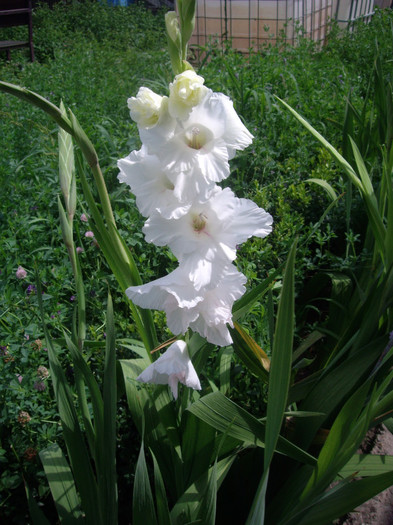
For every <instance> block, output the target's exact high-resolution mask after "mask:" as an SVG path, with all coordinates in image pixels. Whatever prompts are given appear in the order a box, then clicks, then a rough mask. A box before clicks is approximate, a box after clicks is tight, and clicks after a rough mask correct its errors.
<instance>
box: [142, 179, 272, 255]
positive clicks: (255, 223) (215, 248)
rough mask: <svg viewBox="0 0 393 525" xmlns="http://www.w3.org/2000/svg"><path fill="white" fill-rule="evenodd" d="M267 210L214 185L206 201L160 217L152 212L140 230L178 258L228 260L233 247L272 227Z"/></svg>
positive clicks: (268, 230) (234, 250)
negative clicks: (175, 214) (175, 215)
mask: <svg viewBox="0 0 393 525" xmlns="http://www.w3.org/2000/svg"><path fill="white" fill-rule="evenodd" d="M272 223H273V219H272V217H271V215H270V214H269V213H267V212H266V211H265V210H263V209H262V208H259V207H258V206H257V205H256V204H255V203H254V202H252V201H251V200H248V199H239V198H237V197H235V195H234V193H233V192H232V191H231V190H230V189H229V188H225V189H224V190H223V189H221V188H220V187H218V186H217V187H216V188H215V190H214V192H212V195H211V197H210V199H209V200H208V201H206V202H198V201H196V202H194V203H193V204H192V205H191V208H190V209H189V210H188V212H187V213H186V214H185V215H182V216H181V217H179V218H177V219H163V218H162V217H161V216H159V215H158V214H153V215H151V217H150V218H149V219H148V220H147V221H146V224H145V226H144V228H143V231H144V233H145V236H146V240H147V241H148V242H153V243H154V244H156V245H157V246H165V245H168V246H169V247H170V249H171V250H172V252H173V253H174V255H175V256H176V257H177V258H178V259H179V261H180V262H183V261H186V260H188V261H190V259H191V260H194V261H195V264H197V263H198V261H200V260H201V259H204V260H207V261H211V262H215V261H217V263H218V264H219V260H220V259H221V260H222V261H224V262H225V264H228V263H229V262H231V261H233V260H234V259H235V258H236V248H237V246H238V245H239V244H242V243H243V242H245V241H246V240H247V239H248V238H249V237H252V236H256V237H266V235H268V234H269V233H270V232H271V231H272Z"/></svg>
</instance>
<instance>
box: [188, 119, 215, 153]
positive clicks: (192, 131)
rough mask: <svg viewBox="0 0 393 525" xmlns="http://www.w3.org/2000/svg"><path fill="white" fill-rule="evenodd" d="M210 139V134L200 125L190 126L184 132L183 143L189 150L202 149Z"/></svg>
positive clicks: (211, 136)
mask: <svg viewBox="0 0 393 525" xmlns="http://www.w3.org/2000/svg"><path fill="white" fill-rule="evenodd" d="M212 138H213V134H212V132H211V131H210V130H209V129H207V128H205V126H201V125H200V124H198V125H197V126H192V127H190V128H188V129H187V130H186V131H185V132H184V142H185V143H186V144H187V146H188V147H189V148H192V149H196V150H199V149H201V148H203V146H205V145H206V144H207V143H208V142H209V141H210V140H211V139H212Z"/></svg>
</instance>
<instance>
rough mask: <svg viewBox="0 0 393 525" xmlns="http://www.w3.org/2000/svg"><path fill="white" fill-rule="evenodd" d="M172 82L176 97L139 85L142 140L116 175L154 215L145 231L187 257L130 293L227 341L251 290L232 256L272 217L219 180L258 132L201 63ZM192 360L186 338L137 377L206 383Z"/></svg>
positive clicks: (176, 322) (173, 321) (136, 113)
mask: <svg viewBox="0 0 393 525" xmlns="http://www.w3.org/2000/svg"><path fill="white" fill-rule="evenodd" d="M169 91H170V95H169V98H168V97H160V96H159V95H156V94H155V93H153V92H152V91H151V90H149V89H148V88H141V89H140V90H139V92H138V95H137V97H136V98H131V99H129V107H130V110H131V116H132V118H133V119H134V120H135V121H136V122H137V124H138V129H139V135H140V138H141V141H142V148H141V150H140V151H134V152H132V153H131V154H130V155H129V156H128V157H126V158H124V159H121V160H119V162H118V166H119V168H120V174H119V176H118V179H119V181H120V182H122V183H126V184H128V186H129V187H130V188H131V191H132V192H133V193H134V195H135V198H136V204H137V206H138V208H139V210H140V212H141V213H142V214H143V215H144V216H145V217H148V219H147V220H146V222H145V225H144V227H143V232H144V234H145V238H146V241H148V242H151V243H154V244H156V245H157V246H168V247H169V248H170V249H171V250H172V252H173V254H174V255H175V257H176V258H177V259H178V261H179V266H178V267H177V268H176V269H175V270H174V271H173V272H171V273H169V274H168V275H166V276H165V277H162V278H160V279H156V280H155V281H152V282H149V283H146V284H143V285H141V286H131V287H129V288H128V289H127V290H126V294H127V296H128V297H129V298H130V299H131V300H132V301H133V302H134V303H135V304H136V305H138V306H140V307H141V308H149V309H156V310H161V311H164V312H165V314H166V317H167V324H168V327H169V329H170V330H171V331H172V333H173V334H175V335H180V334H185V333H186V331H187V330H188V329H191V330H193V331H195V332H197V333H199V334H200V335H201V336H202V337H205V338H206V340H207V341H209V342H210V343H213V344H216V345H219V346H226V345H229V344H231V343H232V339H231V335H230V332H229V329H228V327H233V322H232V307H233V304H234V301H236V300H237V299H239V298H240V297H241V296H242V295H243V294H244V293H245V286H244V285H245V283H246V277H245V276H244V275H243V274H242V273H240V272H239V271H238V270H237V269H236V267H235V266H234V265H233V264H232V262H233V261H234V260H235V259H236V252H237V248H238V246H239V245H240V244H242V243H243V242H245V241H247V239H249V238H250V237H252V236H256V237H265V236H267V235H268V234H269V233H270V232H271V231H272V224H273V219H272V217H271V215H270V214H269V213H267V212H266V211H265V210H263V209H262V208H259V207H258V206H257V205H256V204H255V203H254V202H252V201H251V200H248V199H239V198H237V197H236V196H235V194H234V193H233V192H232V190H231V189H229V188H225V189H222V188H221V187H219V186H217V183H218V182H220V181H222V180H223V179H225V178H227V177H228V175H229V173H230V168H229V161H230V160H231V159H232V158H233V157H234V156H235V154H236V151H237V150H243V149H244V148H246V147H247V146H248V145H250V144H251V142H252V139H253V136H252V135H251V133H250V132H249V131H248V130H247V128H246V127H245V126H244V125H243V123H242V121H241V120H240V118H239V116H238V115H237V113H236V111H235V110H234V108H233V103H232V101H231V100H230V99H229V98H228V97H227V96H225V95H223V94H222V93H213V92H212V91H211V90H210V89H208V88H207V87H205V86H204V79H203V78H202V77H200V76H198V75H197V74H196V73H195V72H194V71H185V72H184V73H181V74H180V75H177V76H176V77H175V79H174V81H173V83H172V84H170V86H169ZM187 363H189V364H191V361H190V360H189V357H188V355H187V350H186V345H185V343H184V342H182V341H178V342H177V343H175V344H174V345H172V346H171V347H169V348H168V350H167V351H166V352H165V354H163V355H162V356H161V357H160V358H159V359H158V360H157V361H156V362H155V363H153V364H152V365H151V366H149V367H148V368H147V370H145V372H143V373H142V374H141V375H140V376H139V378H138V379H139V380H141V381H146V382H153V383H160V384H166V383H168V384H169V385H170V386H171V389H172V392H173V395H174V397H175V398H176V397H177V385H178V382H179V381H180V382H182V383H184V384H186V385H187V386H191V387H192V388H200V385H199V381H198V378H197V376H196V374H195V370H194V374H195V375H192V374H191V372H190V369H189V368H187V367H186V368H185V367H184V365H185V364H187ZM187 366H188V364H187ZM191 366H192V365H191ZM182 367H183V368H182ZM186 370H187V371H186ZM192 370H193V369H192ZM188 378H191V379H188ZM187 381H188V382H187ZM193 385H198V386H193Z"/></svg>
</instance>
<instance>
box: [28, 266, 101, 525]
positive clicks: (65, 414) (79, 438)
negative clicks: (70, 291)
mask: <svg viewBox="0 0 393 525" xmlns="http://www.w3.org/2000/svg"><path fill="white" fill-rule="evenodd" d="M36 276H37V277H36V283H37V299H38V306H39V310H40V314H41V318H42V319H44V310H43V305H42V294H41V284H40V280H39V278H38V273H37V271H36ZM43 331H44V335H45V341H46V346H47V348H48V357H49V366H50V370H51V378H52V383H53V389H54V392H55V397H56V402H57V406H58V410H59V416H60V420H61V424H62V429H63V434H64V440H65V442H66V445H67V450H68V454H69V457H70V462H71V467H72V471H73V474H74V479H75V483H76V485H77V488H78V491H79V494H80V497H81V507H82V509H83V512H84V513H85V515H86V523H87V524H92V525H93V524H94V525H98V524H101V523H102V521H101V515H100V507H99V505H98V504H97V503H98V501H99V500H98V492H97V483H96V480H95V477H94V474H93V470H92V465H91V458H90V456H89V453H88V450H87V448H86V444H85V439H84V436H83V434H82V431H81V429H80V426H79V420H78V416H77V413H76V410H75V406H74V403H73V398H72V394H71V392H70V388H69V386H68V384H67V380H66V377H65V374H64V371H63V369H62V368H61V365H60V361H59V359H58V357H57V354H56V351H55V349H54V347H53V344H52V340H51V337H50V335H49V332H48V330H47V327H46V325H45V324H44V325H43Z"/></svg>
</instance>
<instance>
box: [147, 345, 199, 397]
mask: <svg viewBox="0 0 393 525" xmlns="http://www.w3.org/2000/svg"><path fill="white" fill-rule="evenodd" d="M137 381H141V382H142V383H154V384H156V385H169V386H170V388H171V391H172V394H173V397H174V398H175V399H177V395H178V384H179V383H182V384H183V385H185V386H188V387H189V388H193V389H194V390H201V384H200V382H199V378H198V375H197V373H196V371H195V368H194V366H193V364H192V362H191V359H190V357H189V355H188V352H187V345H186V343H185V342H184V341H176V342H175V343H173V344H172V345H171V346H170V347H169V348H168V349H167V350H166V352H164V353H163V354H162V355H161V356H160V357H159V358H158V359H157V361H154V363H152V364H151V365H149V366H148V367H147V368H146V370H144V371H143V372H142V373H141V374H140V375H139V376H138V377H137Z"/></svg>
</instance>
